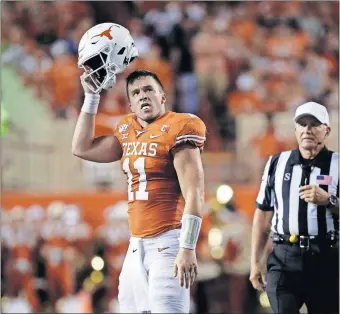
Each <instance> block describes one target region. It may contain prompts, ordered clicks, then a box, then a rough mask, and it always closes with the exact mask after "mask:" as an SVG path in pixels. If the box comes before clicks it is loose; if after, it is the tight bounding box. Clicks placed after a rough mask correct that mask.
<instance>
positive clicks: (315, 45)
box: [1, 1, 339, 313]
mask: <svg viewBox="0 0 340 314" xmlns="http://www.w3.org/2000/svg"><path fill="white" fill-rule="evenodd" d="M1 14H2V16H1V19H2V29H1V32H2V35H1V36H2V38H1V39H2V40H1V51H2V54H1V57H2V70H1V75H2V102H1V104H2V109H1V112H2V115H1V116H2V152H3V154H2V201H1V207H2V210H1V243H2V245H1V250H2V254H1V258H2V265H1V266H2V269H1V270H2V271H1V285H2V289H1V296H2V301H3V302H2V307H3V312H8V311H12V312H20V311H21V312H23V311H29V307H31V308H33V309H39V310H40V311H45V312H48V311H53V306H55V310H56V311H57V312H61V313H62V312H64V313H66V312H67V313H70V312H82V313H85V312H91V311H95V312H103V311H111V312H115V302H114V301H112V300H114V299H115V296H116V293H117V287H116V284H115V282H116V280H117V274H118V271H119V267H120V265H121V260H122V252H124V246H125V245H126V241H127V234H126V233H124V232H125V228H126V218H125V215H124V210H125V209H126V203H125V200H126V195H125V185H126V184H125V177H124V175H123V174H122V173H121V172H120V169H119V165H118V164H108V165H99V164H95V163H90V162H82V161H80V160H79V159H77V158H75V157H74V156H72V154H71V149H70V147H71V139H72V133H73V129H74V125H75V121H76V118H77V115H78V112H79V110H80V107H81V104H82V99H83V93H82V89H81V86H80V84H79V75H80V74H81V71H80V69H78V68H77V66H76V60H77V45H78V42H79V40H80V38H81V36H82V34H83V33H84V32H85V31H86V30H87V29H88V28H90V27H91V26H93V25H95V24H97V23H101V22H107V21H110V22H115V23H119V24H122V25H124V26H125V27H127V28H128V29H129V30H130V32H131V34H132V36H133V38H134V39H135V43H136V46H137V48H138V50H139V53H140V58H139V59H138V60H137V61H136V62H134V63H133V64H131V65H130V66H129V68H128V70H127V71H126V72H124V73H123V74H120V75H119V79H118V83H117V87H116V88H114V89H111V90H109V91H107V92H106V93H105V94H104V95H103V97H102V102H101V105H100V109H99V114H98V116H97V120H96V124H97V126H96V128H97V135H102V134H107V133H111V132H112V129H113V128H114V126H115V124H116V123H117V122H118V120H119V118H120V117H121V116H122V115H124V114H125V113H127V112H128V106H127V99H126V96H125V90H124V77H125V76H126V75H127V74H128V72H129V71H132V70H133V69H135V68H147V69H149V70H151V71H154V72H156V73H157V74H158V75H159V77H160V79H161V80H162V82H163V83H164V85H165V90H166V92H167V95H168V103H169V106H168V108H169V109H171V110H176V111H179V112H190V113H194V114H197V115H198V116H199V117H201V118H202V119H203V121H204V122H205V123H206V125H207V129H208V136H207V144H206V147H205V153H204V154H203V161H204V167H205V174H206V190H207V200H206V208H205V216H204V225H203V228H202V234H201V237H200V242H199V246H198V259H199V264H200V277H199V280H198V282H197V284H196V285H195V286H194V287H193V289H192V295H193V304H192V311H193V312H195V311H196V312H197V313H204V312H214V313H218V312H221V313H222V312H224V313H228V312H234V313H263V312H267V311H268V310H269V309H268V302H267V300H266V296H265V294H258V293H256V292H255V291H253V289H252V288H251V286H250V283H249V281H248V276H249V244H250V228H251V219H252V215H253V212H254V209H255V208H254V199H255V197H256V193H257V189H258V186H259V182H260V178H261V173H262V170H263V165H264V162H265V161H266V159H267V158H268V156H269V155H271V154H273V153H276V152H278V151H280V150H283V149H291V148H293V147H294V146H295V139H294V133H293V125H292V114H293V112H294V109H295V108H296V106H298V105H299V104H302V103H304V102H306V101H310V100H314V101H317V102H320V103H321V104H323V105H325V106H326V107H327V108H328V110H329V113H330V118H331V126H332V136H331V139H330V140H329V143H328V146H329V147H330V148H331V149H333V150H337V151H338V143H339V132H338V125H339V120H338V110H339V108H338V107H339V98H338V94H339V91H338V88H339V78H338V73H339V63H338V59H339V3H338V2H327V1H320V2H300V1H291V2H267V1H262V2H237V1H229V2H156V1H150V2H149V1H135V2H108V1H103V2H101V1H87V2H67V1H60V2H59V1H58V2H42V1H29V2H25V1H21V2H16V1H11V2H5V1H2V2H1ZM221 185H222V186H221ZM32 205H33V206H32ZM50 221H52V224H58V223H61V225H62V226H63V231H64V235H65V234H66V236H65V239H62V241H61V240H60V239H59V238H60V237H59V238H58V237H54V235H53V233H52V231H51V230H52V229H49V226H50V225H49V223H50ZM13 228H18V230H20V232H19V233H21V236H22V235H23V238H24V239H26V240H27V239H29V240H30V241H29V242H31V243H29V244H28V243H26V244H25V245H23V246H22V245H19V244H18V243H15V241H14V242H13V239H14V237H15V236H14V235H13ZM107 230H111V231H112V230H115V231H116V232H115V233H114V232H113V234H111V233H112V232H111V233H110V231H107ZM117 230H118V231H117ZM108 239H109V240H108ZM59 240H60V241H59ZM53 250H57V251H58V250H59V251H58V252H59V253H60V252H61V253H60V254H61V260H62V261H60V260H58V261H57V262H56V261H53V258H52V257H51V256H50V253H51V252H52V251H53ZM16 252H19V253H18V254H19V255H20V254H23V255H24V257H23V256H21V255H20V258H21V259H24V260H25V259H26V260H27V261H28V265H30V267H31V268H32V269H31V273H29V271H28V272H27V269H29V267H28V268H25V267H23V269H22V270H21V272H20V271H19V272H18V269H16V267H15V265H16V264H15V261H14V260H13V258H14V257H15V256H16V255H15V254H16ZM25 252H26V253H27V254H28V255H25V254H26V253H25ZM14 253H15V254H14ZM29 254H31V255H29ZM103 262H104V263H103ZM53 263H55V264H56V265H54V264H53ZM58 263H59V264H58ZM52 264H53V265H52ZM25 265H26V264H25ZM26 266H27V265H26ZM53 267H54V268H53ZM58 267H59V268H58ZM19 268H20V267H19ZM53 271H54V273H53ZM58 271H59V272H60V275H58V274H59V273H58ZM49 276H50V278H49ZM58 277H59V278H58ZM53 278H54V279H53ZM55 278H57V279H58V280H56V279H55ZM70 278H71V279H70ZM59 279H61V280H59ZM51 285H52V286H53V288H55V289H52V290H56V291H57V288H62V289H61V290H60V291H57V292H56V293H57V294H56V295H55V296H54V297H53V296H52V294H53V291H52V292H51V291H50V290H51V289H50V288H51ZM35 292H37V293H38V294H37V298H35V297H34V294H35ZM25 300H28V301H29V302H28V303H25Z"/></svg>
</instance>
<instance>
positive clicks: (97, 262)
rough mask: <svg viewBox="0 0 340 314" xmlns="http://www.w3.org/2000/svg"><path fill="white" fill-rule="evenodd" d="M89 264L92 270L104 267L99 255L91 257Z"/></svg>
mask: <svg viewBox="0 0 340 314" xmlns="http://www.w3.org/2000/svg"><path fill="white" fill-rule="evenodd" d="M91 266H92V268H93V269H94V270H97V271H100V270H102V269H103V268H104V260H103V259H102V258H101V257H100V256H95V257H94V258H92V261H91Z"/></svg>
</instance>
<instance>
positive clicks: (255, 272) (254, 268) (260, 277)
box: [249, 264, 267, 291]
mask: <svg viewBox="0 0 340 314" xmlns="http://www.w3.org/2000/svg"><path fill="white" fill-rule="evenodd" d="M249 280H250V281H251V284H252V285H253V287H254V288H255V289H256V290H258V291H265V289H266V285H267V272H266V270H265V267H264V266H263V265H261V264H253V265H251V268H250V276H249Z"/></svg>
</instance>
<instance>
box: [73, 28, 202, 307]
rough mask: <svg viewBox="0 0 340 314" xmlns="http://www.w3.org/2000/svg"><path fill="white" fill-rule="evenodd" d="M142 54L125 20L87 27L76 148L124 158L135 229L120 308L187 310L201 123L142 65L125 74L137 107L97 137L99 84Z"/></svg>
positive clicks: (193, 267) (97, 156)
mask: <svg viewBox="0 0 340 314" xmlns="http://www.w3.org/2000/svg"><path fill="white" fill-rule="evenodd" d="M137 56H138V52H137V50H136V48H135V46H134V42H133V39H132V37H131V36H130V34H129V31H128V30H127V29H125V28H124V27H122V26H120V25H117V24H112V23H104V24H99V25H96V26H94V27H93V28H91V29H90V30H89V31H88V32H86V33H85V35H84V36H83V38H82V39H81V41H80V43H79V60H78V66H79V67H83V68H84V69H85V73H84V74H83V75H82V76H81V83H82V86H83V88H84V92H85V100H84V104H83V107H82V110H81V113H80V116H79V118H78V122H77V125H76V128H75V131H74V136H73V142H72V152H73V154H74V155H75V156H78V157H80V158H82V159H85V160H90V161H94V162H114V161H118V160H120V163H121V168H122V170H123V171H124V172H125V173H126V176H127V184H128V220H129V227H130V231H131V234H132V237H131V239H130V245H129V248H128V252H127V255H126V258H125V260H124V264H123V268H122V271H121V274H120V278H119V294H118V300H119V304H120V309H121V312H122V313H136V312H150V311H151V312H157V313H188V312H189V289H188V288H189V286H190V285H191V284H192V283H193V282H194V280H195V278H196V276H197V261H196V253H195V248H196V242H197V238H198V235H199V231H200V227H201V222H202V219H201V218H200V216H199V212H200V209H201V207H202V204H203V197H204V182H203V181H204V175H203V167H202V161H201V156H200V152H201V151H202V149H203V145H204V142H205V139H206V137H205V136H206V127H205V125H204V123H203V122H202V121H201V120H200V119H199V118H198V117H196V116H194V115H191V114H186V113H175V112H171V111H166V95H165V93H164V90H163V86H162V83H161V82H160V80H159V78H158V77H157V75H156V74H154V73H152V72H149V71H146V70H137V71H134V72H132V73H130V74H129V75H128V77H127V79H126V92H127V97H128V100H129V104H130V109H131V111H132V113H131V114H128V115H126V116H125V117H124V118H123V119H122V120H121V121H120V123H119V124H118V126H117V127H116V129H115V131H114V133H113V134H112V135H108V136H102V137H98V138H94V125H95V116H96V113H97V109H98V106H99V102H100V91H101V90H102V89H108V88H111V87H113V86H114V84H115V82H116V74H118V73H121V72H122V71H124V69H125V68H126V67H127V66H128V64H129V63H130V62H131V61H132V60H133V59H134V58H136V57H137ZM176 277H178V279H177V278H176ZM178 281H179V283H178Z"/></svg>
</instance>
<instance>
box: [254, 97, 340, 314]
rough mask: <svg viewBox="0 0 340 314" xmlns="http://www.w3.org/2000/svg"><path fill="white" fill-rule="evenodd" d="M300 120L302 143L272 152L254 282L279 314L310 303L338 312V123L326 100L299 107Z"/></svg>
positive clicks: (320, 312) (258, 224)
mask: <svg viewBox="0 0 340 314" xmlns="http://www.w3.org/2000/svg"><path fill="white" fill-rule="evenodd" d="M294 123H295V136H296V140H297V142H298V146H299V147H298V149H295V150H292V151H285V152H281V153H279V154H277V155H273V156H271V157H270V158H269V160H268V162H267V164H266V166H265V169H264V174H263V177H262V183H261V187H260V191H259V194H258V197H257V199H256V207H257V209H256V213H255V216H254V221H253V231H252V250H251V273H250V281H251V283H252V285H253V287H254V288H255V289H257V290H260V291H266V292H267V295H268V298H269V301H270V305H271V308H272V310H273V312H274V313H280V314H281V313H285V314H296V313H299V309H300V308H301V306H302V305H303V304H304V303H305V304H306V306H307V309H308V313H315V314H326V313H339V255H338V231H339V154H338V153H336V152H332V151H330V150H328V149H327V148H326V146H325V140H326V138H327V137H328V136H329V135H330V131H331V128H330V126H329V116H328V112H327V110H326V108H325V107H324V106H322V105H320V104H318V103H315V102H308V103H305V104H303V105H301V106H299V107H298V108H297V110H296V113H295V117H294ZM270 231H271V232H272V240H273V249H272V250H271V252H270V254H269V256H268V254H265V251H266V250H265V247H266V244H267V241H268V235H269V233H270ZM267 256H268V258H267ZM266 259H267V261H266V262H267V265H266V267H265V266H264V261H265V260H266Z"/></svg>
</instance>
